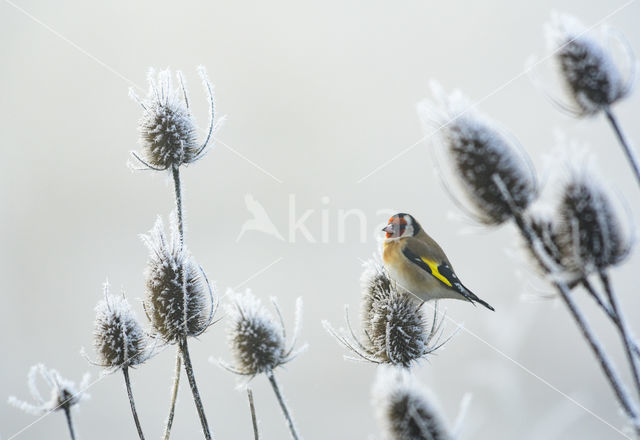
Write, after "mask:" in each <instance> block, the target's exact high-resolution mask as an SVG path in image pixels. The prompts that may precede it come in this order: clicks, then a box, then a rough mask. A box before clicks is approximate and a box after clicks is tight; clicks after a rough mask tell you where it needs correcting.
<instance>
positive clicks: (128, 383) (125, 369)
mask: <svg viewBox="0 0 640 440" xmlns="http://www.w3.org/2000/svg"><path fill="white" fill-rule="evenodd" d="M122 374H123V375H124V383H125V385H126V386H127V394H128V395H129V404H131V413H132V414H133V420H134V422H135V423H136V428H137V429H138V436H139V437H140V440H144V434H143V433H142V427H141V426H140V420H139V419H138V412H137V411H136V404H135V402H134V401H133V392H132V391H131V381H130V380H129V367H123V368H122Z"/></svg>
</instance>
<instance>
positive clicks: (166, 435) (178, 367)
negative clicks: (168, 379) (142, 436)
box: [162, 350, 182, 440]
mask: <svg viewBox="0 0 640 440" xmlns="http://www.w3.org/2000/svg"><path fill="white" fill-rule="evenodd" d="M181 371H182V358H181V357H180V350H178V351H177V352H176V372H175V376H174V378H173V386H172V387H171V404H170V405H171V406H170V407H169V416H168V417H167V424H166V426H165V428H164V435H163V437H162V438H163V440H169V436H170V435H171V427H172V426H173V416H174V415H175V412H176V402H177V400H178V390H179V389H180V372H181Z"/></svg>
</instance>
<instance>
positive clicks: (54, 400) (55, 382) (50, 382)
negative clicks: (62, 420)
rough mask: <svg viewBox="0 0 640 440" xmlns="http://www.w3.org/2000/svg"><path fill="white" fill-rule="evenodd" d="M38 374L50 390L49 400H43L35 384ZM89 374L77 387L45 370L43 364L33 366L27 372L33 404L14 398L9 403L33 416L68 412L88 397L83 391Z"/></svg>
mask: <svg viewBox="0 0 640 440" xmlns="http://www.w3.org/2000/svg"><path fill="white" fill-rule="evenodd" d="M38 374H39V375H40V377H41V378H42V380H43V381H44V382H45V384H46V385H47V386H48V387H49V388H50V394H49V399H48V400H45V399H44V398H43V397H42V395H41V394H40V391H39V389H38V386H37V384H36V379H37V376H38ZM89 377H90V376H89V374H85V375H84V376H83V378H82V382H80V386H79V387H77V386H76V384H75V383H73V382H72V381H70V380H67V379H65V378H63V377H62V376H60V373H58V372H57V371H56V370H54V369H52V368H47V367H45V366H44V365H43V364H38V365H34V366H33V367H31V369H30V370H29V375H28V385H29V391H30V392H31V397H32V398H33V400H34V402H35V403H29V402H24V401H21V400H18V399H17V398H15V397H13V396H12V397H10V398H9V403H10V404H11V405H13V406H15V407H16V408H19V409H21V410H23V411H25V412H28V413H30V414H34V415H41V414H46V413H48V412H51V411H57V410H65V411H66V410H69V409H70V408H71V407H73V406H76V405H77V404H78V403H80V402H81V401H83V400H86V399H87V398H88V397H89V395H88V394H86V393H85V392H84V390H85V389H86V388H87V387H88V385H89Z"/></svg>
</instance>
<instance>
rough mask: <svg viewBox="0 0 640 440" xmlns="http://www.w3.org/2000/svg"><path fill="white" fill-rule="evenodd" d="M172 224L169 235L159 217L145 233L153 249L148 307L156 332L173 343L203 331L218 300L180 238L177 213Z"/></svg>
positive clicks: (150, 261)
mask: <svg viewBox="0 0 640 440" xmlns="http://www.w3.org/2000/svg"><path fill="white" fill-rule="evenodd" d="M169 227H170V236H169V237H167V236H166V235H165V232H164V225H163V222H162V219H160V218H158V220H157V221H156V223H155V225H154V227H153V229H152V230H151V231H150V233H149V234H148V235H142V239H143V240H144V242H145V244H146V245H147V247H148V248H149V262H148V264H147V269H146V271H145V276H146V294H145V298H144V307H145V312H146V314H147V317H148V318H149V320H150V321H151V326H152V328H153V331H154V332H155V333H157V334H158V335H159V336H160V337H161V338H162V340H164V341H165V342H167V343H170V344H173V343H177V342H179V341H180V340H182V339H183V338H186V337H188V336H198V335H200V334H202V333H203V332H204V331H205V330H206V329H207V328H208V327H209V325H210V324H211V322H212V320H213V315H214V313H215V309H216V306H217V303H216V300H215V299H214V296H213V291H212V289H211V286H210V284H209V282H208V280H207V278H206V275H205V273H204V271H203V270H202V268H201V267H200V266H198V265H197V264H196V263H195V261H194V260H193V258H192V257H191V255H190V254H189V252H188V251H187V249H186V248H185V246H184V244H183V243H182V242H181V241H180V234H179V232H178V230H177V225H176V221H175V218H174V217H173V216H172V218H171V221H170V225H169Z"/></svg>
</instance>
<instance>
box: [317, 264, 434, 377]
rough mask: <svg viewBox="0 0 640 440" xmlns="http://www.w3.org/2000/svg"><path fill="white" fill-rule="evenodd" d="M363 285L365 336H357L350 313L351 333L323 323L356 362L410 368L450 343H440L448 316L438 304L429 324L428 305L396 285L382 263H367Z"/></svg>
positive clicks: (363, 324)
mask: <svg viewBox="0 0 640 440" xmlns="http://www.w3.org/2000/svg"><path fill="white" fill-rule="evenodd" d="M361 282H362V331H363V333H364V335H363V337H361V338H358V337H356V335H355V332H354V330H353V329H352V327H351V323H350V322H349V317H348V313H347V322H346V324H347V328H348V330H347V331H336V330H334V329H333V327H331V325H330V324H329V323H328V322H326V321H325V322H324V323H323V324H324V326H325V328H326V329H327V331H329V332H330V333H331V334H332V335H333V336H334V337H335V338H336V339H337V340H338V341H339V342H340V343H341V344H342V345H344V346H345V347H346V348H348V349H349V350H351V351H352V352H353V353H354V354H355V355H356V358H355V359H362V360H366V361H369V362H373V363H376V364H393V365H398V366H402V367H409V366H411V365H412V364H414V363H416V362H418V361H419V360H421V359H423V358H425V357H426V356H427V355H429V354H430V353H433V352H434V351H435V350H437V349H438V348H440V347H441V346H442V345H443V344H444V343H446V340H445V341H444V342H442V343H440V338H441V336H442V323H443V319H444V317H442V318H440V317H439V314H438V309H437V305H436V306H434V307H433V318H432V320H431V322H430V323H429V322H428V320H427V317H426V314H425V311H424V308H425V304H424V303H422V302H420V301H419V300H417V299H416V298H414V297H413V296H412V295H411V294H410V293H408V292H406V291H405V290H403V289H402V288H399V287H398V286H397V285H396V283H394V282H392V281H391V280H390V279H389V276H388V274H387V273H386V270H385V269H384V267H383V266H382V265H380V263H378V262H377V261H375V260H370V261H368V262H366V263H365V271H364V273H363V275H362V279H361Z"/></svg>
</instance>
